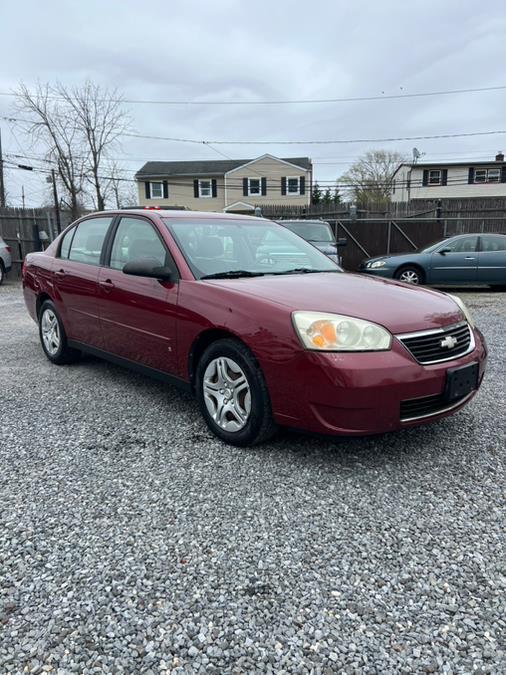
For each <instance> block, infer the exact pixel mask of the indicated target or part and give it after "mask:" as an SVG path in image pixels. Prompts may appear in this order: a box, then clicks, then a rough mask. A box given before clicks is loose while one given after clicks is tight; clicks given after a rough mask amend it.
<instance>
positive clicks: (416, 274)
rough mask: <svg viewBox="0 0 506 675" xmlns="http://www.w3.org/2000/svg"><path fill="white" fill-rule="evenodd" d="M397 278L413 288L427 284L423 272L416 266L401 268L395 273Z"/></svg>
mask: <svg viewBox="0 0 506 675" xmlns="http://www.w3.org/2000/svg"><path fill="white" fill-rule="evenodd" d="M395 278H396V279H398V280H399V281H403V282H404V283H405V284H411V285H413V286H421V285H422V284H423V283H424V282H425V277H424V274H423V272H422V270H421V269H420V268H419V267H416V266H415V265H405V266H404V267H400V268H399V269H398V270H397V271H396V273H395Z"/></svg>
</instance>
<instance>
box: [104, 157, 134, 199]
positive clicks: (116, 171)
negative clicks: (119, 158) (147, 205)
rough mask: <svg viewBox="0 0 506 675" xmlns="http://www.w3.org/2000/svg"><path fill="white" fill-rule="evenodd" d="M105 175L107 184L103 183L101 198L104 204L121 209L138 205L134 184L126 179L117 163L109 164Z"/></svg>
mask: <svg viewBox="0 0 506 675" xmlns="http://www.w3.org/2000/svg"><path fill="white" fill-rule="evenodd" d="M106 173H107V182H105V183H104V189H103V196H104V201H105V202H106V203H109V204H112V205H113V207H114V208H116V209H121V208H122V207H125V206H134V205H135V204H137V203H138V201H139V197H138V193H137V187H136V183H135V181H133V180H130V179H128V178H126V177H125V176H124V174H123V169H122V168H121V167H120V166H119V165H118V164H117V162H114V161H113V162H111V164H110V165H109V167H108V169H107V170H106Z"/></svg>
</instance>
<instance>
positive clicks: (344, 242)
mask: <svg viewBox="0 0 506 675" xmlns="http://www.w3.org/2000/svg"><path fill="white" fill-rule="evenodd" d="M336 244H337V246H347V245H348V240H347V239H345V238H344V237H340V238H339V239H338V240H337V241H336Z"/></svg>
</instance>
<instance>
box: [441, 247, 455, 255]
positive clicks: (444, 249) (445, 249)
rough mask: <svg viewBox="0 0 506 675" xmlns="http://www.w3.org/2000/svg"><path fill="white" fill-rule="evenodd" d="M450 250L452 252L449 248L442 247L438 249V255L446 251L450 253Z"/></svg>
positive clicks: (444, 253)
mask: <svg viewBox="0 0 506 675" xmlns="http://www.w3.org/2000/svg"><path fill="white" fill-rule="evenodd" d="M451 252H452V250H451V248H442V249H441V250H440V251H439V255H446V254H447V253H451Z"/></svg>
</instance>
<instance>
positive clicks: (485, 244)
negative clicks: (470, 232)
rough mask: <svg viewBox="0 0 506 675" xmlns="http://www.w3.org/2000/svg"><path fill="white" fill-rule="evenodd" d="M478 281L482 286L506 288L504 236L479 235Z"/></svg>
mask: <svg viewBox="0 0 506 675" xmlns="http://www.w3.org/2000/svg"><path fill="white" fill-rule="evenodd" d="M478 281H479V282H480V283H482V284H496V285H498V286H506V235H504V234H482V235H481V237H480V251H479V253H478Z"/></svg>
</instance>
